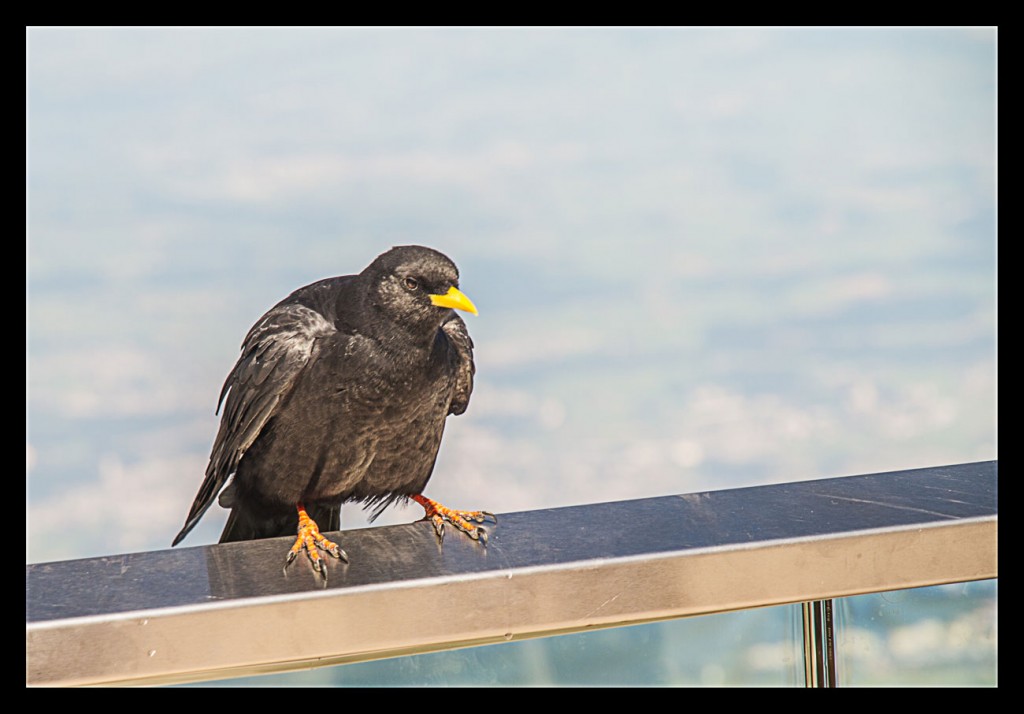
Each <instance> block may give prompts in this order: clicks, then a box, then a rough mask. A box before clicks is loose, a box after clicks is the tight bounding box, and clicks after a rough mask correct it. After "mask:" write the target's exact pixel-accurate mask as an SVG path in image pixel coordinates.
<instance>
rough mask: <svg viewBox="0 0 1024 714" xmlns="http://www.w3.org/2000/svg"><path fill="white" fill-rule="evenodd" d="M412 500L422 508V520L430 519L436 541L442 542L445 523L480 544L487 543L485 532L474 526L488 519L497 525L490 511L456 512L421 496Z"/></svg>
mask: <svg viewBox="0 0 1024 714" xmlns="http://www.w3.org/2000/svg"><path fill="white" fill-rule="evenodd" d="M412 500H414V501H416V503H418V504H420V505H421V506H423V510H425V511H426V513H425V514H424V516H423V520H427V519H430V522H431V523H433V524H434V531H435V532H436V533H437V537H438V539H439V540H441V541H442V542H443V541H444V523H445V521H447V522H448V523H451V524H452V525H453V526H455V527H456V528H458V529H459V530H460V531H462V532H463V533H465V534H466V535H468V536H469V537H470V538H472V539H473V540H478V541H480V542H481V543H487V531H486V530H484V529H483V528H480V527H479V526H477V525H475V524H477V523H483V522H484V521H486V520H488V519H490V520H492V521H494V523H495V524H497V523H498V518H497V517H496V516H495V515H494V514H493V513H491V512H490V511H456V510H453V509H451V508H448V507H446V506H442V505H441V504H440V503H438V502H437V501H434V500H431V499H429V498H427V497H426V496H423V495H421V494H416V495H415V496H413V497H412Z"/></svg>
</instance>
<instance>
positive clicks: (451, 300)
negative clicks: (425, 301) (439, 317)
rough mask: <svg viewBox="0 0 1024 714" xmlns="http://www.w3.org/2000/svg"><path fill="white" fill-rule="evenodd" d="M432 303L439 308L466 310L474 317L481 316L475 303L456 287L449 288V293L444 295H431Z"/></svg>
mask: <svg viewBox="0 0 1024 714" xmlns="http://www.w3.org/2000/svg"><path fill="white" fill-rule="evenodd" d="M430 302H432V303H434V304H435V305H437V306H438V307H450V308H453V309H455V310H465V311H466V312H471V313H473V314H474V315H479V314H480V313H479V312H477V309H476V305H474V304H473V301H472V300H470V299H469V298H468V297H466V296H465V295H464V294H463V293H462V292H460V291H459V289H458V288H456V287H451V288H448V292H447V293H445V294H444V295H431V296H430Z"/></svg>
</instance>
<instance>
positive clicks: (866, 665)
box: [836, 580, 997, 686]
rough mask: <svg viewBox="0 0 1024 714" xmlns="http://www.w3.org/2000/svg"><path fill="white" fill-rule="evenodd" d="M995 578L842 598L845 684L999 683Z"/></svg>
mask: <svg viewBox="0 0 1024 714" xmlns="http://www.w3.org/2000/svg"><path fill="white" fill-rule="evenodd" d="M996 597H997V585H996V581H995V580H982V581H978V582H969V583H953V584H951V585H936V586H934V587H928V588H914V589H911V590H896V591H890V592H885V593H874V594H869V595H858V596H857V597H848V598H842V599H839V600H836V610H837V613H838V614H837V624H836V641H837V651H838V657H839V664H838V669H839V686H851V685H852V686H858V685H859V686H872V685H879V686H894V685H911V686H914V685H919V686H928V685H943V686H971V685H974V686H990V685H994V684H996Z"/></svg>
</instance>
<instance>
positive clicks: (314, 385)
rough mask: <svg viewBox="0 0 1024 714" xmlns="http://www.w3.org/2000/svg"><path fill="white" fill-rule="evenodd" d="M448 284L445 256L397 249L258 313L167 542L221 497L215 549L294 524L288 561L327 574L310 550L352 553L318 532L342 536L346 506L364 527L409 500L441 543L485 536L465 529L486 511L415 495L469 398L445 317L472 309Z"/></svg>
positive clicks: (450, 266) (459, 350)
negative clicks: (190, 495) (361, 511)
mask: <svg viewBox="0 0 1024 714" xmlns="http://www.w3.org/2000/svg"><path fill="white" fill-rule="evenodd" d="M458 285H459V271H458V269H457V268H456V267H455V264H454V263H453V262H452V261H451V260H449V259H448V257H447V256H445V255H443V254H441V253H439V252H438V251H436V250H433V249H431V248H425V247H422V246H400V247H396V248H392V249H391V250H389V251H387V252H386V253H383V254H382V255H380V256H378V257H377V258H376V260H374V261H373V262H372V263H370V265H369V266H368V267H367V268H366V269H365V270H363V271H362V272H361V273H359V274H358V275H346V276H342V277H337V278H328V279H326V280H321V281H319V282H316V283H313V284H311V285H307V286H305V287H303V288H299V289H298V290H296V291H295V292H293V293H292V294H291V295H289V296H288V297H286V298H285V299H284V300H282V301H281V302H279V303H278V304H277V305H275V306H274V307H273V308H271V309H270V311H269V312H267V314H265V315H264V316H263V317H261V318H260V319H259V320H258V321H257V322H256V324H255V325H253V327H252V329H251V330H249V334H248V335H246V337H245V340H244V342H243V343H242V350H241V356H240V357H239V359H238V362H237V363H236V364H235V366H234V369H232V370H231V372H230V374H228V376H227V379H226V380H225V382H224V387H223V389H222V390H221V393H220V398H219V400H218V406H217V411H218V412H219V411H220V409H221V407H223V408H224V413H223V415H222V417H221V422H220V429H219V430H218V432H217V438H216V440H215V441H214V444H213V450H212V452H211V454H210V463H209V465H208V466H207V468H206V478H205V480H204V481H203V484H202V486H200V487H199V493H198V494H197V495H196V498H195V501H194V502H193V503H192V509H191V510H190V511H189V514H188V518H187V519H186V520H185V525H184V527H183V528H182V529H181V532H180V533H178V535H177V537H175V539H174V542H173V543H172V545H177V544H178V543H179V542H181V540H182V539H183V538H184V537H185V536H186V535H187V534H188V532H189V531H190V530H192V528H193V527H194V526H195V525H196V523H197V522H198V521H199V519H200V518H202V517H203V514H204V513H206V510H207V509H208V508H209V507H210V505H211V504H212V503H213V501H214V498H216V497H217V495H218V494H220V497H219V499H218V503H219V504H220V505H221V506H223V507H225V508H229V509H231V514H230V516H229V517H228V521H227V525H226V526H225V527H224V532H223V533H222V534H221V537H220V542H221V543H227V542H231V541H240V540H252V539H257V538H273V537H277V536H284V535H289V534H291V533H294V532H295V529H296V517H297V520H298V538H297V539H296V541H295V545H294V546H292V548H291V550H290V551H289V552H288V557H287V561H286V563H285V567H286V568H287V566H288V564H290V563H291V562H292V561H293V560H294V559H295V557H296V556H297V555H298V554H299V553H300V552H305V553H306V555H307V556H308V558H309V560H310V562H311V563H312V565H313V568H314V570H316V571H317V572H319V573H320V575H321V576H323V577H325V578H326V577H327V569H326V565H325V564H324V561H323V559H322V557H321V556H320V554H319V552H318V549H320V550H323V551H325V552H327V553H330V554H331V555H333V556H335V557H336V558H340V559H342V560H345V561H346V562H347V561H348V556H347V555H346V554H345V551H343V550H342V549H341V548H340V547H339V546H338V545H337V544H335V543H332V542H331V541H329V540H327V539H326V538H325V537H324V536H323V535H321V533H320V531H321V530H323V531H332V530H338V529H339V528H340V527H341V506H342V504H344V503H346V502H350V501H355V502H361V503H363V504H365V507H366V508H372V509H373V512H372V515H371V519H372V518H376V517H377V516H378V515H379V514H380V512H381V511H383V510H384V509H385V508H386V507H387V506H388V505H390V504H391V503H393V502H395V501H396V500H405V499H412V500H414V501H416V502H417V503H419V504H420V505H421V506H423V508H424V509H425V511H426V515H425V516H424V518H430V519H431V521H432V522H433V524H434V528H435V530H436V532H437V535H438V537H440V538H443V537H444V523H445V521H447V522H449V523H451V524H452V525H453V526H455V527H456V528H458V529H459V530H461V531H463V532H464V533H466V534H468V535H469V536H470V537H471V538H474V539H477V540H483V541H484V542H486V540H487V533H486V531H485V530H484V529H483V528H480V527H478V526H477V525H475V524H476V523H483V522H484V520H485V518H492V519H493V518H494V516H493V514H491V513H489V512H487V511H456V510H452V509H448V508H446V507H445V506H442V505H441V504H439V503H437V502H436V501H433V500H431V499H429V498H426V497H425V496H423V489H424V487H425V486H426V485H427V481H429V480H430V475H431V472H432V471H433V469H434V461H435V459H436V458H437V451H438V448H439V447H440V445H441V435H442V433H443V431H444V425H445V420H446V419H447V417H448V415H449V414H462V413H463V412H464V411H465V410H466V406H467V405H468V404H469V397H470V394H471V393H472V391H473V375H474V372H475V370H476V367H475V365H474V363H473V341H472V340H471V339H470V337H469V332H468V331H467V330H466V323H465V322H463V320H462V318H461V317H459V316H458V315H457V314H456V313H455V310H465V311H467V312H471V313H473V314H474V315H475V314H477V310H476V307H475V306H474V305H473V303H472V302H471V301H470V299H469V298H468V297H466V296H465V295H463V294H462V293H461V292H460V291H459V289H458ZM229 479H230V483H228V480H229ZM225 484H227V486H225ZM318 524H319V525H318Z"/></svg>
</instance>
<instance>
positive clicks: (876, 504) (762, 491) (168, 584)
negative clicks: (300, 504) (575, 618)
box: [26, 461, 997, 623]
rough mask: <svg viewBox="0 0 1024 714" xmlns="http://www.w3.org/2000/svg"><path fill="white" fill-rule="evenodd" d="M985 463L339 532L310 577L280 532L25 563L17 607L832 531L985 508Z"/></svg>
mask: <svg viewBox="0 0 1024 714" xmlns="http://www.w3.org/2000/svg"><path fill="white" fill-rule="evenodd" d="M996 489H997V462H995V461H989V462H978V463H971V464H960V465H955V466H944V467H935V468H924V469H914V470H909V471H896V472H888V473H881V474H870V475H863V476H848V477H841V478H826V479H818V480H811V481H797V482H789V483H780V484H771V485H766V486H754V487H749V488H737V489H728V490H722V491H708V492H702V493H693V494H686V495H680V496H664V497H657V498H645V499H639V500H634V501H621V502H614V503H599V504H590V505H583V506H572V507H566V508H555V509H550V510H537V511H528V512H521V513H508V514H499V516H498V520H499V522H498V525H497V527H496V528H492V529H491V537H490V540H489V542H488V544H487V545H486V546H483V545H481V544H479V543H476V542H473V541H471V540H469V539H467V538H465V537H463V536H462V534H460V533H458V532H455V531H454V529H449V530H448V535H447V536H446V538H445V540H444V543H443V545H441V544H439V543H438V542H437V538H436V536H435V535H434V531H433V528H432V527H431V525H430V524H428V523H425V522H417V523H412V524H408V525H402V526H387V527H379V528H366V529H361V530H352V531H343V532H342V533H341V535H340V539H339V541H340V542H341V544H342V546H343V547H344V548H345V550H346V551H347V552H348V555H349V559H350V563H349V564H345V563H342V562H340V561H336V560H334V559H331V558H328V561H329V563H328V580H327V582H326V584H325V583H323V582H322V581H321V580H320V579H319V578H318V577H317V576H316V575H315V574H314V573H313V572H312V570H311V569H310V568H309V566H308V564H307V563H306V562H304V561H302V560H297V561H296V562H295V563H293V564H292V565H291V567H289V568H288V569H287V571H284V570H283V568H282V566H283V562H284V554H285V553H286V552H287V550H288V547H289V546H290V545H291V540H292V539H290V538H275V539H267V540H262V541H249V542H244V543H231V544H225V545H208V546H196V547H185V548H180V547H179V548H175V549H168V550H161V551H154V552H144V553H129V554H124V555H112V556H105V557H98V558H86V559H82V560H74V561H61V562H52V563H38V564H32V565H28V566H27V568H26V571H27V573H26V591H27V592H26V620H27V622H29V623H35V622H44V621H47V620H54V619H64V618H76V617H88V616H109V615H114V614H118V613H130V612H135V611H145V610H153V609H164V608H173V607H184V606H193V605H204V604H209V603H210V602H211V601H223V600H230V599H237V598H250V597H266V596H278V595H281V596H285V595H290V594H294V593H302V592H309V591H317V592H321V591H324V590H345V589H351V588H363V587H367V586H384V585H389V584H400V583H402V582H406V581H413V580H422V579H431V578H459V577H471V576H474V575H480V574H486V573H488V572H494V571H506V570H515V569H524V568H538V567H551V566H560V565H566V564H569V563H580V562H585V561H589V560H607V559H615V558H628V557H634V556H636V557H656V556H659V555H663V554H667V553H675V552H685V551H696V550H701V549H708V548H716V547H730V546H732V547H736V546H744V545H751V544H755V543H760V542H767V541H773V540H785V539H807V538H816V537H828V536H835V535H838V534H842V533H848V532H853V531H861V530H867V529H892V528H901V527H909V526H923V525H927V524H935V523H943V522H949V521H953V520H957V519H966V518H975V517H984V516H991V515H995V514H996V511H997V504H996Z"/></svg>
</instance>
